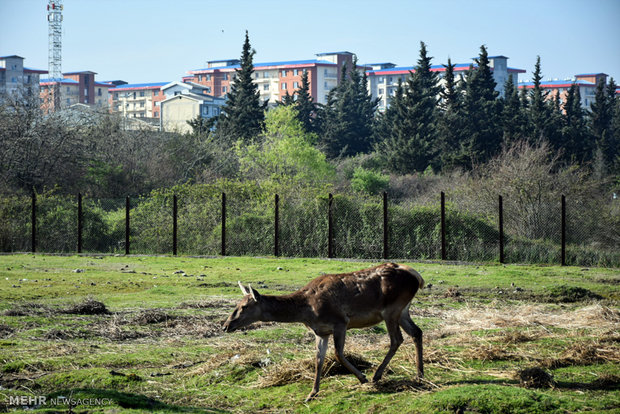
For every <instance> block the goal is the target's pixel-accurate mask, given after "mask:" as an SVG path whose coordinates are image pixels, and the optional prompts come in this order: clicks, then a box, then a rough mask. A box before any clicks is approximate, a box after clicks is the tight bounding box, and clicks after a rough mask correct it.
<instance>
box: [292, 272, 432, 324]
mask: <svg viewBox="0 0 620 414" xmlns="http://www.w3.org/2000/svg"><path fill="white" fill-rule="evenodd" d="M421 283H423V282H422V280H421V278H419V275H418V276H417V277H416V274H415V271H413V269H411V268H408V267H406V266H401V265H397V264H394V263H386V264H383V265H379V266H376V267H373V268H369V269H364V270H360V271H357V272H352V273H343V274H331V275H323V276H320V277H318V278H316V279H314V280H312V281H311V282H310V283H308V285H306V286H305V287H303V288H302V289H301V290H300V291H298V292H297V294H303V295H304V296H306V298H307V301H308V304H309V305H310V307H311V308H312V310H313V311H314V313H315V314H316V315H317V317H320V318H328V319H329V318H332V319H334V321H335V322H337V321H339V320H341V319H345V320H346V321H347V322H348V327H349V328H358V327H364V326H371V325H374V324H376V323H378V322H380V321H381V320H383V319H384V314H385V312H391V311H395V312H400V311H401V310H402V309H404V308H405V307H406V306H407V305H408V304H409V302H410V301H411V299H412V298H413V296H414V295H415V293H416V292H417V290H418V288H419V287H420V284H421Z"/></svg>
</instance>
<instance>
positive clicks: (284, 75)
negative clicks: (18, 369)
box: [282, 70, 286, 78]
mask: <svg viewBox="0 0 620 414" xmlns="http://www.w3.org/2000/svg"><path fill="white" fill-rule="evenodd" d="M282 77H283V78H286V70H283V71H282Z"/></svg>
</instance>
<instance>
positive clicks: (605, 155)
mask: <svg viewBox="0 0 620 414" xmlns="http://www.w3.org/2000/svg"><path fill="white" fill-rule="evenodd" d="M615 95H616V84H615V82H614V80H613V78H612V79H610V81H609V85H606V84H605V82H604V81H603V79H601V80H600V81H599V83H598V84H597V85H596V93H595V100H594V102H593V103H592V105H591V106H590V111H589V113H588V115H589V121H590V130H591V132H592V136H593V139H594V140H595V146H596V151H597V152H598V153H599V154H600V157H602V161H603V163H604V165H605V167H606V168H609V167H611V166H612V165H613V163H614V161H615V159H616V157H617V156H618V151H619V150H618V146H619V145H620V142H618V141H616V140H615V139H614V134H613V130H612V121H613V117H614V106H615V103H616V100H617V99H616V96H615Z"/></svg>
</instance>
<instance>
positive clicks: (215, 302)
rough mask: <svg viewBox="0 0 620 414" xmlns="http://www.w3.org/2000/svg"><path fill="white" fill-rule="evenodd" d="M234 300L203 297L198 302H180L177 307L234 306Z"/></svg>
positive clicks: (226, 307) (226, 308)
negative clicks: (203, 298)
mask: <svg viewBox="0 0 620 414" xmlns="http://www.w3.org/2000/svg"><path fill="white" fill-rule="evenodd" d="M235 304H236V301H233V300H230V299H205V300H200V301H198V302H182V303H181V304H179V306H177V309H225V310H228V308H232V307H233V306H235Z"/></svg>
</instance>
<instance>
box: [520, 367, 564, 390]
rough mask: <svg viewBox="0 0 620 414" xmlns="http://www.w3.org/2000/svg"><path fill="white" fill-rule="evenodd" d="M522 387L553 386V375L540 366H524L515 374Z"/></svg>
mask: <svg viewBox="0 0 620 414" xmlns="http://www.w3.org/2000/svg"><path fill="white" fill-rule="evenodd" d="M516 377H517V379H518V380H519V382H520V384H521V386H522V387H525V388H553V387H554V386H555V381H554V380H553V376H552V375H551V374H550V373H548V372H547V371H545V370H544V369H542V368H539V367H534V368H526V369H523V370H520V371H518V372H517V374H516Z"/></svg>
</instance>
